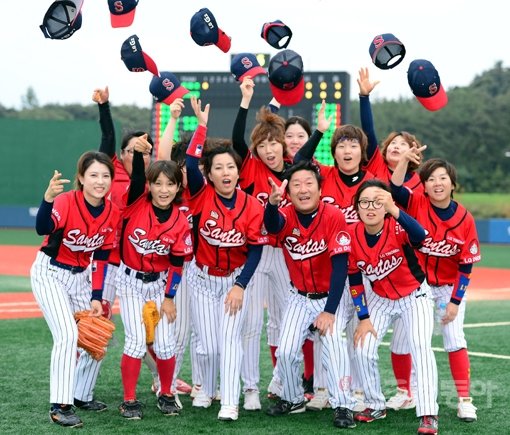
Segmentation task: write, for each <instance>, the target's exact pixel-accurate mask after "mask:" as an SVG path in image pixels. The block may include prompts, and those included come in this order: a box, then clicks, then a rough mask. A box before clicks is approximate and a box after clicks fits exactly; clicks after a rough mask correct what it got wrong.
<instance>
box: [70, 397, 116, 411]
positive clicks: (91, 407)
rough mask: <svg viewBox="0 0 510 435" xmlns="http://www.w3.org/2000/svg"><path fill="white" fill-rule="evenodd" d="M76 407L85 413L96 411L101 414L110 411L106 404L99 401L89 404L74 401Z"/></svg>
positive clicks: (90, 401)
mask: <svg viewBox="0 0 510 435" xmlns="http://www.w3.org/2000/svg"><path fill="white" fill-rule="evenodd" d="M74 406H76V408H78V409H83V410H84V411H95V412H101V411H104V410H106V409H108V406H107V405H106V403H103V402H100V401H99V400H95V399H92V400H89V401H88V402H83V401H81V400H78V399H74Z"/></svg>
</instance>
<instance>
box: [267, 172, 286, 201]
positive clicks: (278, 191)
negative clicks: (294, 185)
mask: <svg viewBox="0 0 510 435" xmlns="http://www.w3.org/2000/svg"><path fill="white" fill-rule="evenodd" d="M267 181H268V182H269V185H270V186H271V193H270V194H269V199H268V201H269V203H270V204H271V205H278V204H280V201H281V200H282V199H283V197H284V196H285V188H286V187H287V184H288V182H289V181H288V180H283V182H282V184H281V185H280V186H278V185H277V184H276V183H275V182H274V181H273V179H272V178H271V177H269V178H268V179H267Z"/></svg>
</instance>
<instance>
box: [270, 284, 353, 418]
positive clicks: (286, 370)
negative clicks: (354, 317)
mask: <svg viewBox="0 0 510 435" xmlns="http://www.w3.org/2000/svg"><path fill="white" fill-rule="evenodd" d="M346 296H347V297H349V294H348V293H346V292H345V291H344V294H343V295H342V299H341V300H340V304H339V306H338V309H337V311H336V316H335V328H334V331H333V334H326V335H325V336H320V340H321V343H322V355H321V363H322V367H323V369H324V371H325V372H326V376H327V387H328V390H329V394H330V399H329V402H330V404H331V407H332V408H337V407H339V406H341V407H344V408H349V409H352V408H353V406H354V403H355V402H354V400H353V398H352V396H351V385H350V362H349V356H348V354H347V343H346V340H345V339H344V338H343V337H342V332H343V330H344V329H345V326H346V323H347V317H346V314H347V312H348V304H347V303H346V300H347V297H346ZM326 300H327V298H323V299H316V300H313V299H308V298H306V297H304V296H301V295H299V294H298V293H297V292H296V291H295V289H292V290H291V292H290V296H289V299H288V303H287V309H286V310H285V313H284V316H283V320H282V328H281V329H282V330H281V334H280V346H279V347H278V350H277V351H276V355H277V363H276V367H277V369H278V370H277V371H278V374H279V376H280V379H281V381H282V383H283V391H282V399H284V400H286V401H288V402H292V403H299V402H301V401H303V400H304V391H303V384H302V382H301V377H300V363H301V361H302V359H303V354H302V352H301V348H302V346H303V342H304V340H305V339H306V337H307V336H308V334H309V329H308V327H309V326H310V324H312V323H313V322H314V320H315V319H316V318H317V316H318V315H319V314H320V313H321V312H323V311H324V306H325V305H326Z"/></svg>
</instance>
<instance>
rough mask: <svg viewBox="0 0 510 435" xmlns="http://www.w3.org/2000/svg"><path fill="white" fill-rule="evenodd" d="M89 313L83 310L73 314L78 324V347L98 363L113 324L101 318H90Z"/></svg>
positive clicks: (104, 351) (103, 352)
mask: <svg viewBox="0 0 510 435" xmlns="http://www.w3.org/2000/svg"><path fill="white" fill-rule="evenodd" d="M89 313H90V311H89V310H84V311H78V312H77V313H75V314H74V318H75V319H76V323H77V324H78V346H79V347H81V348H83V349H85V351H87V352H88V353H89V354H90V356H91V357H92V358H94V359H95V360H96V361H100V360H102V359H103V358H104V356H105V353H106V347H107V346H108V342H109V341H110V339H111V338H112V334H113V331H115V324H114V323H113V322H112V321H111V320H108V319H106V318H104V317H103V316H99V317H91V316H89Z"/></svg>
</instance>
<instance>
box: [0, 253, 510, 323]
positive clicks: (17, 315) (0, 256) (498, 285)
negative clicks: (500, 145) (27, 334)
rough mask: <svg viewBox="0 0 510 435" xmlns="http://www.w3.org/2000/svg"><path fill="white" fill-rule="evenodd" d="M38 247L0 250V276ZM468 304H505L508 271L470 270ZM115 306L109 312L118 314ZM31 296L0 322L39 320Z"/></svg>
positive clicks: (13, 302)
mask: <svg viewBox="0 0 510 435" xmlns="http://www.w3.org/2000/svg"><path fill="white" fill-rule="evenodd" d="M38 249H39V247H38V246H12V245H2V246H0V275H14V276H29V275H30V267H31V266H32V262H33V261H34V258H35V255H36V253H37V251H38ZM468 295H469V296H468V297H469V300H470V301H477V300H509V299H510V269H491V268H487V267H476V266H475V267H474V268H473V273H472V276H471V283H470V284H469V289H468ZM118 310H119V307H118V302H117V301H116V303H115V304H114V306H113V312H114V313H118V312H119V311H118ZM41 316H42V313H41V311H40V310H39V307H38V306H37V303H36V302H35V299H34V296H33V294H32V293H0V319H22V318H33V317H41Z"/></svg>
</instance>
